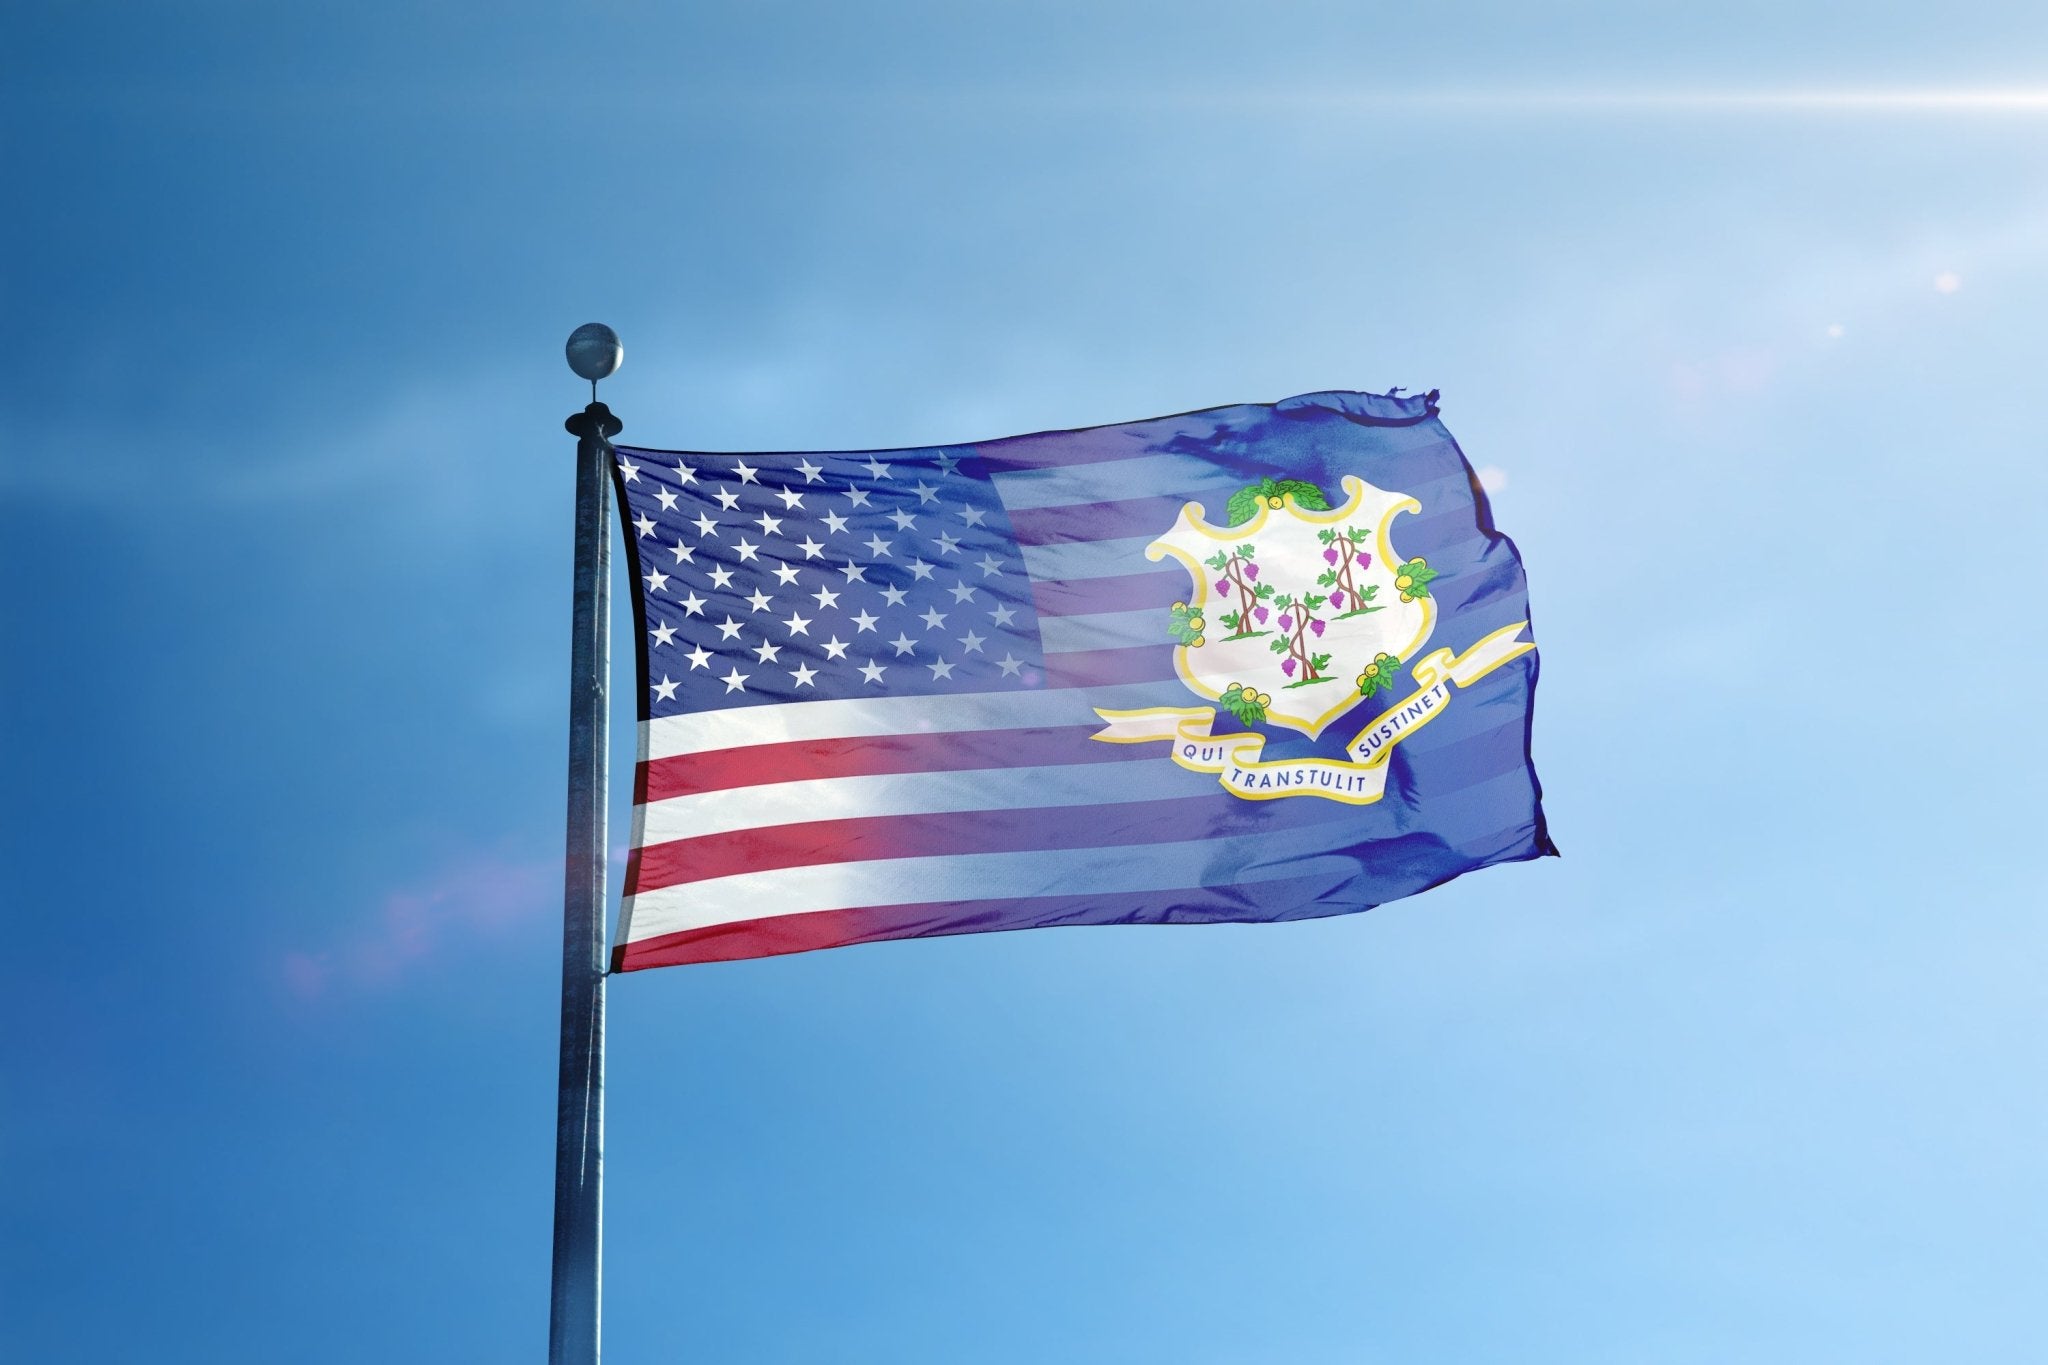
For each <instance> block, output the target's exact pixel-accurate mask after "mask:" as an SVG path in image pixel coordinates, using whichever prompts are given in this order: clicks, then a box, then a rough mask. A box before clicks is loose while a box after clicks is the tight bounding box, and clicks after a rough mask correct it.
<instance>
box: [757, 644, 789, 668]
mask: <svg viewBox="0 0 2048 1365" xmlns="http://www.w3.org/2000/svg"><path fill="white" fill-rule="evenodd" d="M781 653H782V646H781V645H771V644H769V643H768V642H767V641H766V640H763V641H762V642H761V643H760V644H759V645H757V646H755V648H754V657H755V658H757V659H759V660H760V661H761V662H762V663H764V664H772V663H774V662H775V660H776V656H778V655H780V654H781Z"/></svg>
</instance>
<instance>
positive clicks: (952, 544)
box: [939, 535, 960, 555]
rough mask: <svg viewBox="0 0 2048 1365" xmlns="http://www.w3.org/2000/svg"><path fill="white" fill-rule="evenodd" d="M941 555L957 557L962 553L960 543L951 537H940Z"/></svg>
mask: <svg viewBox="0 0 2048 1365" xmlns="http://www.w3.org/2000/svg"><path fill="white" fill-rule="evenodd" d="M939 553H940V554H942V555H955V554H958V553H960V542H959V541H957V540H955V539H953V537H951V536H948V535H941V536H940V537H939Z"/></svg>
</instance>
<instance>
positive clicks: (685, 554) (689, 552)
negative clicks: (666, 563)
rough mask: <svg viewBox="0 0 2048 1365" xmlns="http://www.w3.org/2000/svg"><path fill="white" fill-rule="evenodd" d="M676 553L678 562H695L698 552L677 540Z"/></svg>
mask: <svg viewBox="0 0 2048 1365" xmlns="http://www.w3.org/2000/svg"><path fill="white" fill-rule="evenodd" d="M674 554H675V557H676V563H678V564H689V563H693V562H695V560H696V558H697V552H696V551H695V550H693V549H691V548H690V547H689V546H687V545H685V544H683V542H681V541H680V540H679V541H677V542H676V545H675V550H674Z"/></svg>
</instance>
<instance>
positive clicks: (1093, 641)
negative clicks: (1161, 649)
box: [1038, 607, 1167, 655]
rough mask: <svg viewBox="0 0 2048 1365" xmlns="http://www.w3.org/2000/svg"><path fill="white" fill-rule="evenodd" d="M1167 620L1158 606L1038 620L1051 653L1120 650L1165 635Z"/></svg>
mask: <svg viewBox="0 0 2048 1365" xmlns="http://www.w3.org/2000/svg"><path fill="white" fill-rule="evenodd" d="M1166 621H1167V618H1166V617H1165V616H1164V615H1163V614H1162V613H1161V612H1160V610H1159V608H1157V607H1146V608H1144V609H1143V610H1140V611H1103V612H1094V613H1091V614H1089V615H1086V616H1059V617H1054V618H1052V619H1050V620H1044V621H1040V622H1039V623H1038V638H1039V639H1040V640H1042V641H1043V642H1044V644H1045V652H1046V653H1047V654H1048V655H1052V654H1067V653H1073V652H1077V651H1080V650H1087V649H1121V648H1128V647H1130V645H1131V642H1132V641H1133V640H1145V641H1148V642H1150V641H1155V640H1158V639H1160V638H1161V637H1162V636H1164V635H1165V634H1166Z"/></svg>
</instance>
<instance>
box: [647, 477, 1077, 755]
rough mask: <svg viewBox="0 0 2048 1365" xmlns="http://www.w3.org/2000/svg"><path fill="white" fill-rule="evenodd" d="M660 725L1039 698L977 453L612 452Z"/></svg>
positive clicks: (1005, 521) (1006, 541)
mask: <svg viewBox="0 0 2048 1365" xmlns="http://www.w3.org/2000/svg"><path fill="white" fill-rule="evenodd" d="M618 486H619V488H620V490H621V491H622V492H623V493H624V495H625V499H626V508H627V513H628V526H627V533H628V535H630V536H631V537H632V538H633V540H634V555H633V562H634V564H635V566H636V572H638V574H639V576H640V586H641V591H642V594H643V597H644V608H645V619H644V621H643V623H642V625H643V628H644V629H645V630H646V632H647V638H646V640H645V642H644V643H645V649H646V657H647V680H648V695H647V697H646V698H645V704H646V707H647V711H646V714H647V715H648V716H649V717H650V718H652V717H658V716H668V715H680V714H684V713H688V712H693V711H708V710H718V709H722V708H726V707H733V706H746V705H750V704H761V703H770V704H773V703H780V702H794V701H820V700H835V699H842V698H850V697H863V696H866V697H874V696H896V695H905V694H910V695H920V694H922V695H946V694H952V693H961V692H991V691H1006V690H1020V689H1025V688H1032V687H1037V686H1040V685H1042V684H1043V682H1044V669H1045V662H1044V654H1043V650H1042V648H1041V646H1040V643H1039V635H1038V620H1037V615H1036V613H1035V612H1034V611H1033V609H1032V602H1031V584H1030V579H1029V577H1028V575H1027V574H1026V572H1025V568H1024V561H1023V558H1022V556H1021V555H1020V553H1019V551H1018V549H1017V545H1016V542H1015V540H1014V539H1013V537H1012V536H1011V533H1010V526H1009V518H1008V517H1007V516H1006V515H1005V514H1004V511H1003V507H1002V504H1001V502H1000V501H999V500H998V498H997V497H996V492H995V486H994V484H992V483H991V482H990V481H989V478H988V476H987V474H986V473H985V472H984V471H983V470H982V469H981V468H980V467H979V461H977V460H976V459H975V458H974V457H973V455H972V453H971V452H962V451H949V450H943V449H939V450H909V451H887V452H881V453H878V454H872V455H810V456H802V457H798V456H775V455H700V454H684V455H671V454H667V453H662V452H654V451H642V450H635V449H630V448H621V449H620V451H619V452H618Z"/></svg>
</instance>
